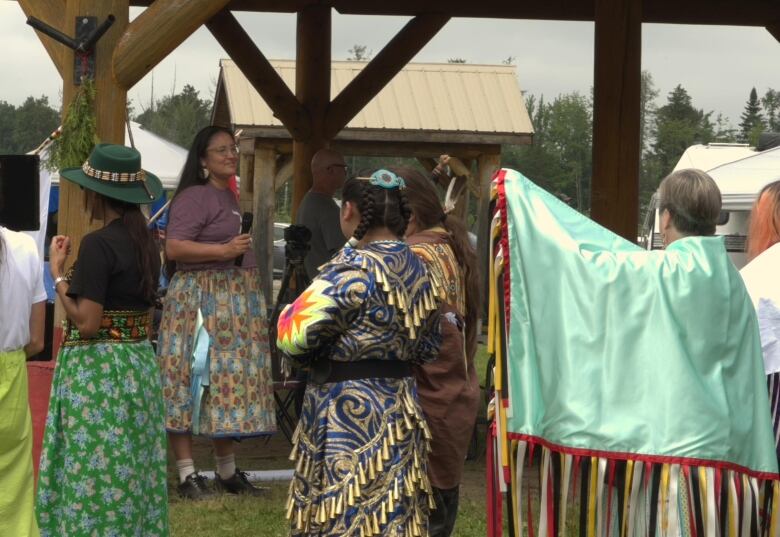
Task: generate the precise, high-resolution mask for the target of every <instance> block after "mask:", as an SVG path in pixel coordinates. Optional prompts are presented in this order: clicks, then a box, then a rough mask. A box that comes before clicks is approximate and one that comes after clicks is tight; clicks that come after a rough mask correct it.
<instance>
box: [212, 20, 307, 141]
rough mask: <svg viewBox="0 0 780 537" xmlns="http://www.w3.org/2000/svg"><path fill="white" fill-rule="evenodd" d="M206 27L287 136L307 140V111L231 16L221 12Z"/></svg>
mask: <svg viewBox="0 0 780 537" xmlns="http://www.w3.org/2000/svg"><path fill="white" fill-rule="evenodd" d="M206 27H207V28H208V29H209V31H210V32H211V33H212V35H214V37H215V38H216V40H217V41H218V42H219V44H220V45H222V48H224V49H225V51H226V52H227V53H228V54H229V55H230V57H231V58H232V60H233V61H234V62H235V63H236V66H237V67H238V68H239V69H241V72H242V73H244V76H246V78H247V80H248V81H249V83H250V84H252V87H253V88H255V90H257V93H259V94H260V96H261V97H262V98H263V100H264V101H265V102H266V103H267V104H268V106H269V108H271V110H272V111H273V114H274V116H275V117H277V118H279V121H281V122H282V123H283V124H284V126H285V127H286V128H287V130H288V131H290V135H291V136H292V137H293V138H294V139H297V140H305V139H306V138H308V137H309V135H310V134H311V120H310V119H309V116H308V115H307V113H306V110H304V108H303V107H302V106H301V104H300V103H299V102H298V99H296V98H295V95H294V94H293V92H292V90H291V89H290V88H289V86H287V84H286V83H285V82H284V80H282V77H281V76H279V73H277V72H276V69H274V68H273V66H272V65H271V63H270V62H269V61H268V60H267V59H266V57H265V56H264V55H263V53H262V52H260V49H259V48H257V46H256V45H255V44H254V42H253V41H252V38H251V37H249V35H247V33H246V32H245V31H244V29H243V28H242V27H241V24H239V22H238V21H237V20H236V18H235V17H234V16H233V14H232V13H230V11H228V10H227V9H223V10H222V11H220V12H219V13H217V14H216V15H214V17H212V18H211V20H210V21H208V22H207V23H206Z"/></svg>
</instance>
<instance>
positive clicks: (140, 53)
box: [114, 0, 229, 89]
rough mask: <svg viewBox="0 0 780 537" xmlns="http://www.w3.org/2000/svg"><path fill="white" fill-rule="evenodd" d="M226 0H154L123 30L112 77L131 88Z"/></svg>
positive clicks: (123, 85)
mask: <svg viewBox="0 0 780 537" xmlns="http://www.w3.org/2000/svg"><path fill="white" fill-rule="evenodd" d="M228 1H229V0H156V1H155V2H154V3H153V4H152V5H150V6H149V7H148V8H147V9H146V10H145V11H144V12H143V13H141V14H140V15H139V16H138V17H137V18H136V19H135V20H134V21H133V22H132V23H130V26H129V27H128V28H127V30H126V31H125V33H124V35H123V36H122V38H121V39H120V41H119V43H118V44H117V46H116V49H115V50H114V77H115V79H116V81H117V83H118V84H119V85H120V86H122V87H123V88H126V89H127V88H131V87H133V86H134V85H135V84H136V82H138V81H139V80H141V79H142V78H143V77H144V75H146V74H147V73H148V72H149V71H151V70H152V69H153V68H154V66H155V65H157V64H158V63H160V61H162V59H163V58H165V57H166V56H167V55H168V54H170V53H171V52H172V51H173V49H175V48H176V47H178V46H179V45H180V44H181V43H182V42H184V40H185V39H187V38H188V37H189V36H190V35H192V33H193V32H194V31H195V30H197V29H198V28H199V27H200V25H201V24H203V23H204V22H206V21H207V20H209V19H210V18H211V17H213V16H214V14H215V13H217V12H218V11H219V10H221V9H222V8H223V7H225V4H227V3H228Z"/></svg>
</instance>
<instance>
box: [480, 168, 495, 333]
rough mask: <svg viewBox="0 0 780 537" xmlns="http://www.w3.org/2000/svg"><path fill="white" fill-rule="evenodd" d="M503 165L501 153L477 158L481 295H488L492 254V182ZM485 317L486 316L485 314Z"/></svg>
mask: <svg viewBox="0 0 780 537" xmlns="http://www.w3.org/2000/svg"><path fill="white" fill-rule="evenodd" d="M500 167H501V155H500V154H484V155H480V156H479V158H478V160H477V177H478V179H479V204H478V206H477V259H478V262H479V270H480V279H479V281H480V286H481V288H480V296H482V297H486V296H487V282H488V266H489V265H488V259H489V258H488V256H489V255H491V252H490V249H489V246H490V238H489V237H488V234H489V231H490V219H491V218H492V217H493V215H492V214H490V212H489V209H490V182H491V181H492V180H493V175H494V174H495V173H496V171H498V169H499V168H500ZM482 305H483V306H484V307H483V313H484V312H485V311H487V300H485V299H483V300H482ZM483 318H484V316H483Z"/></svg>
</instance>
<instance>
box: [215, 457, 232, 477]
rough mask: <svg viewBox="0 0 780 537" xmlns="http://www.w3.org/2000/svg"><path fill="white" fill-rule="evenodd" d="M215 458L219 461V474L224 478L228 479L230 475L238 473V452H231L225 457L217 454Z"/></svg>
mask: <svg viewBox="0 0 780 537" xmlns="http://www.w3.org/2000/svg"><path fill="white" fill-rule="evenodd" d="M214 460H216V461H217V474H218V475H219V477H221V478H222V479H228V478H230V477H233V474H235V473H236V454H235V453H231V454H230V455H225V456H224V457H220V456H218V455H217V456H215V457H214Z"/></svg>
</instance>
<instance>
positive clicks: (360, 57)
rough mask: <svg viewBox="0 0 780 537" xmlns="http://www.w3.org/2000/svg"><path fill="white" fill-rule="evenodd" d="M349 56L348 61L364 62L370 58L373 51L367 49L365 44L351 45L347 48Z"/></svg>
mask: <svg viewBox="0 0 780 537" xmlns="http://www.w3.org/2000/svg"><path fill="white" fill-rule="evenodd" d="M347 52H349V56H347V60H348V61H355V62H365V61H368V60H370V59H371V56H372V55H373V52H372V51H370V50H368V47H367V46H366V45H352V48H351V49H349V50H347Z"/></svg>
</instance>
